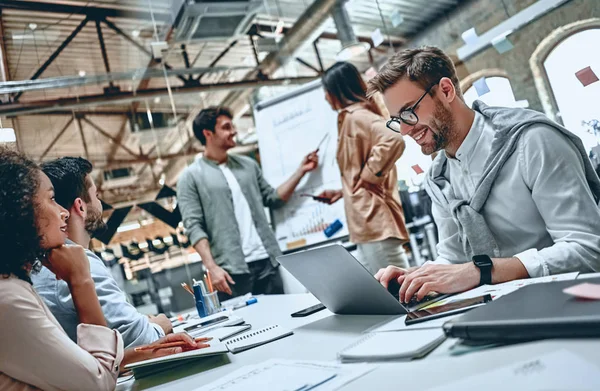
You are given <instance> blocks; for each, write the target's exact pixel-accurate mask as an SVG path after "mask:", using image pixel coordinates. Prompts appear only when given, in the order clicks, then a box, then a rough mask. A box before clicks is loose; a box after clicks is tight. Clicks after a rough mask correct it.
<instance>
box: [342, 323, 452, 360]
mask: <svg viewBox="0 0 600 391" xmlns="http://www.w3.org/2000/svg"><path fill="white" fill-rule="evenodd" d="M445 338H446V337H445V336H444V332H443V330H441V329H424V330H411V331H395V332H393V331H392V332H385V333H371V334H367V335H366V336H365V337H364V338H362V339H359V340H358V341H357V342H355V343H354V344H352V345H350V346H348V347H347V348H346V349H344V350H342V351H341V352H339V353H338V357H339V358H340V359H341V360H342V361H343V362H359V361H363V362H368V361H385V360H411V359H413V358H419V357H423V356H425V355H426V354H427V353H429V352H430V351H432V350H433V349H435V348H436V347H437V346H438V345H439V344H441V343H442V342H443V341H444V339H445Z"/></svg>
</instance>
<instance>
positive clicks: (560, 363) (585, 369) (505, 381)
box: [429, 350, 600, 391]
mask: <svg viewBox="0 0 600 391" xmlns="http://www.w3.org/2000/svg"><path fill="white" fill-rule="evenodd" d="M442 390H444V391H464V390H486V391H503V390H530V391H534V390H540V391H541V390H600V370H598V367H597V366H595V365H593V364H591V363H589V362H587V361H585V360H583V359H582V358H581V357H579V356H577V355H575V354H573V353H571V352H569V351H567V350H558V351H556V352H553V353H549V354H546V355H543V356H540V357H535V358H533V359H530V360H525V361H521V362H517V363H515V364H513V365H510V366H506V367H502V368H498V369H494V370H492V371H489V372H484V373H481V374H479V375H475V376H471V377H467V378H466V379H462V380H459V381H457V382H455V383H451V384H444V385H443V386H441V387H436V388H433V389H430V390H429V391H442Z"/></svg>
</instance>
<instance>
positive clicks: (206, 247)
mask: <svg viewBox="0 0 600 391" xmlns="http://www.w3.org/2000/svg"><path fill="white" fill-rule="evenodd" d="M194 249H195V250H196V251H197V252H198V254H200V258H201V259H202V264H203V265H204V267H205V268H207V269H211V268H213V267H215V266H217V263H216V262H215V259H214V258H213V256H212V253H211V252H210V244H209V243H208V239H200V240H199V241H198V243H196V245H195V246H194Z"/></svg>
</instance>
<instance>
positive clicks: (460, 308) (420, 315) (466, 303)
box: [404, 295, 492, 326]
mask: <svg viewBox="0 0 600 391" xmlns="http://www.w3.org/2000/svg"><path fill="white" fill-rule="evenodd" d="M489 301H492V296H490V295H483V296H478V297H474V298H472V299H465V300H459V301H455V302H452V303H448V304H444V305H440V306H438V307H432V308H427V309H425V308H424V309H420V310H417V311H411V312H409V313H408V314H406V320H405V321H404V323H405V324H406V325H407V326H408V325H411V324H415V323H420V322H427V321H428V320H433V319H438V318H442V317H444V316H450V315H455V314H459V313H461V312H466V311H468V310H470V309H473V308H476V307H479V306H482V305H484V304H485V303H487V302H489Z"/></svg>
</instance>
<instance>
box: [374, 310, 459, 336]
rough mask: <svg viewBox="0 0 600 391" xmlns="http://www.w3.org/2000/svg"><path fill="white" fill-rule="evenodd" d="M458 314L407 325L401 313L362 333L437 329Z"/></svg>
mask: <svg viewBox="0 0 600 391" xmlns="http://www.w3.org/2000/svg"><path fill="white" fill-rule="evenodd" d="M458 316H460V314H459V315H451V316H446V317H443V318H439V319H433V320H429V321H427V322H422V323H417V324H413V325H410V326H407V325H406V324H405V323H404V320H405V319H406V315H402V316H399V317H397V318H395V319H393V320H391V321H390V320H387V321H385V322H382V323H380V324H377V325H375V326H373V327H371V328H369V329H368V330H366V331H365V332H364V334H366V333H384V332H388V331H404V330H406V331H410V330H422V329H437V328H441V327H442V326H443V325H444V323H446V322H448V321H449V320H451V319H454V318H456V317H458Z"/></svg>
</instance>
